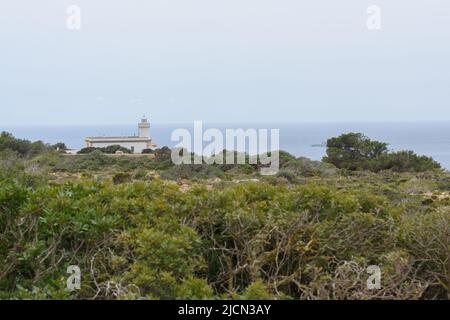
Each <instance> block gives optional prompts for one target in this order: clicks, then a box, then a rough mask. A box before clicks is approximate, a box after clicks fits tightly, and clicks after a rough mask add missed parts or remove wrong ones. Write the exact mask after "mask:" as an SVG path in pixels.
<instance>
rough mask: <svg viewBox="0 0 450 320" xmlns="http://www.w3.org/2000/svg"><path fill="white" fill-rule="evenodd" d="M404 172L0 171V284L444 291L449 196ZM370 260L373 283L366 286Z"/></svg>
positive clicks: (194, 291) (339, 293)
mask: <svg viewBox="0 0 450 320" xmlns="http://www.w3.org/2000/svg"><path fill="white" fill-rule="evenodd" d="M10 165H12V164H10ZM17 170H18V172H22V171H21V170H23V169H17ZM410 179H411V178H410V177H409V178H406V179H405V178H404V176H401V175H399V176H394V175H391V176H378V177H371V176H365V177H364V176H358V177H356V176H355V177H348V178H342V177H335V178H311V180H310V182H307V183H306V184H302V185H292V184H277V183H276V182H275V183H273V182H272V183H267V182H246V183H231V184H227V185H220V187H219V186H218V187H214V188H207V187H206V186H205V185H204V184H202V183H200V184H193V183H191V184H189V188H188V189H184V190H182V189H181V188H180V187H179V186H178V185H176V184H174V183H170V182H165V181H162V180H159V179H153V180H152V181H147V182H126V181H125V182H126V183H120V184H113V183H112V182H108V181H103V182H99V181H96V180H94V179H89V178H84V179H83V180H78V181H68V182H66V183H63V184H55V183H53V184H49V183H45V182H42V181H41V180H33V181H32V183H31V184H30V180H29V175H26V174H23V173H22V174H16V175H14V176H12V175H9V174H7V173H6V172H4V173H2V175H1V176H0V261H2V263H1V264H0V298H19V299H21V298H25V299H29V298H34V299H44V298H45V299H46V298H50V299H68V298H74V299H86V298H89V299H90V298H96V299H141V298H144V299H182V298H186V299H218V298H230V299H232V298H234V299H285V298H289V297H291V298H304V299H319V298H320V299H370V298H381V299H382V298H386V299H402V298H413V299H415V298H430V299H432V298H446V297H447V296H448V292H449V274H450V273H449V269H448V268H449V264H448V263H449V262H448V256H449V251H448V250H449V248H448V245H449V223H450V221H449V216H450V211H449V206H448V204H446V202H445V201H446V200H439V199H436V200H433V199H432V200H431V202H426V203H423V198H418V197H419V195H417V194H409V193H402V192H403V191H402V190H404V189H402V188H399V186H401V185H402V184H404V183H405V184H406V185H407V184H408V181H410ZM432 179H437V178H435V177H432ZM436 185H438V184H436ZM408 189H409V186H408V187H407V188H405V190H408ZM69 265H78V266H79V267H80V268H81V271H82V284H81V289H80V290H77V291H73V292H69V291H67V290H66V289H65V281H66V279H67V276H68V274H67V273H66V269H67V266H69ZM369 265H379V266H380V268H381V270H382V289H381V290H378V291H371V290H368V289H367V288H366V279H367V278H368V276H369V275H368V274H367V273H366V272H365V270H366V267H367V266H369Z"/></svg>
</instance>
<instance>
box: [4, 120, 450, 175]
mask: <svg viewBox="0 0 450 320" xmlns="http://www.w3.org/2000/svg"><path fill="white" fill-rule="evenodd" d="M204 127H205V129H206V128H218V129H220V130H222V132H223V133H224V134H225V129H228V128H229V129H237V128H243V129H250V128H255V129H280V149H282V150H285V151H288V152H290V153H292V154H294V155H296V156H304V157H308V158H310V159H314V160H320V159H321V158H322V157H323V156H324V155H325V148H323V147H313V146H312V145H317V144H321V143H322V142H326V140H327V139H329V138H330V137H335V136H338V135H340V134H342V133H347V132H362V133H364V134H365V135H367V136H368V137H370V138H372V139H376V140H380V141H384V142H388V143H389V148H390V149H391V150H395V151H398V150H413V151H414V152H416V153H418V154H421V155H427V156H431V157H433V158H434V159H435V160H436V161H438V162H440V163H441V164H442V166H444V167H445V168H447V169H450V122H446V121H442V122H383V123H382V122H347V123H345V122H303V123H239V124H236V123H233V124H214V123H209V124H204ZM177 128H186V129H188V130H190V131H191V132H192V131H193V123H181V124H180V123H177V124H158V123H155V124H152V126H151V136H152V140H153V142H154V143H156V144H157V145H158V146H169V147H172V146H174V145H175V144H176V143H177V142H173V141H171V139H170V137H171V133H172V131H173V130H175V129H177ZM0 131H8V132H11V133H12V134H14V135H15V136H16V137H19V138H22V139H28V140H32V141H35V140H42V141H44V142H47V143H56V142H64V143H66V145H67V146H68V147H70V148H73V149H80V148H82V147H84V138H85V137H87V136H103V135H107V136H109V135H112V136H117V135H133V134H135V133H137V125H136V124H134V125H133V124H130V125H115V126H112V125H110V126H64V127H63V126H46V127H43V126H22V127H20V126H17V127H2V128H0ZM205 145H206V143H205Z"/></svg>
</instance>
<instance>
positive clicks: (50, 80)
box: [0, 0, 450, 126]
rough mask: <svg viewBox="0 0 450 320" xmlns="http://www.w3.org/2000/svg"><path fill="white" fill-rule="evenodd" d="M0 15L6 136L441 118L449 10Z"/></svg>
mask: <svg viewBox="0 0 450 320" xmlns="http://www.w3.org/2000/svg"><path fill="white" fill-rule="evenodd" d="M70 5H76V6H77V7H78V8H79V9H80V21H81V28H80V29H79V30H71V29H69V28H68V27H67V20H68V19H69V18H70V17H73V16H70V14H68V13H67V9H68V7H69V6H70ZM371 5H377V6H378V7H379V8H380V10H381V11H380V26H381V29H379V30H370V29H369V28H368V27H367V20H368V18H370V17H369V16H370V15H368V14H367V8H368V7H369V6H371ZM0 12H1V19H0V57H1V59H0V125H4V126H14V125H82V124H85V125H93V124H121V123H135V122H136V120H137V119H139V118H140V117H141V116H142V114H146V115H147V116H148V117H149V118H150V120H151V121H152V122H158V123H166V122H191V121H194V120H201V121H205V122H240V123H242V122H297V121H298V122H301V121H418V120H450V59H449V58H450V1H448V0H426V1H424V0H370V1H365V0H342V1H335V0H327V1H325V0H314V1H301V0H220V1H219V0H126V1H125V0H122V1H118V0H95V1H92V0H70V1H67V0H39V1H30V0H14V1H1V2H0ZM70 21H73V20H70Z"/></svg>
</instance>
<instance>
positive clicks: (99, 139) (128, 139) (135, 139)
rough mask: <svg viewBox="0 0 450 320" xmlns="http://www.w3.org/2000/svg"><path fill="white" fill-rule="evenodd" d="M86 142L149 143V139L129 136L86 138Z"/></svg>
mask: <svg viewBox="0 0 450 320" xmlns="http://www.w3.org/2000/svg"><path fill="white" fill-rule="evenodd" d="M85 140H86V141H88V142H149V141H151V139H150V138H147V137H138V136H129V137H87V138H86V139H85Z"/></svg>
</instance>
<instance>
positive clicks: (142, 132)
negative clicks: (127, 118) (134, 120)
mask: <svg viewBox="0 0 450 320" xmlns="http://www.w3.org/2000/svg"><path fill="white" fill-rule="evenodd" d="M139 138H148V139H150V123H149V122H148V120H147V117H146V116H145V115H144V116H143V117H142V120H141V123H139Z"/></svg>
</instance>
